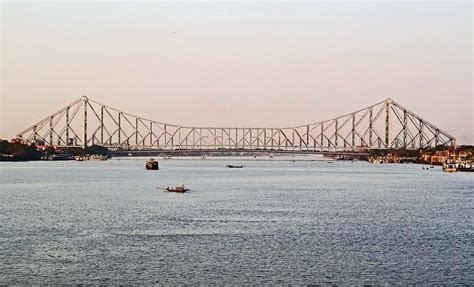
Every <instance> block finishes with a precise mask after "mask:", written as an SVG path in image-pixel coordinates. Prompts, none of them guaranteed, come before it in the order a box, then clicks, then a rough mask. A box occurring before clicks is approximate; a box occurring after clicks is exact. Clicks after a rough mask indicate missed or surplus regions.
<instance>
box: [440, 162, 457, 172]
mask: <svg viewBox="0 0 474 287" xmlns="http://www.w3.org/2000/svg"><path fill="white" fill-rule="evenodd" d="M443 171H444V172H456V171H458V168H457V166H456V164H454V163H443Z"/></svg>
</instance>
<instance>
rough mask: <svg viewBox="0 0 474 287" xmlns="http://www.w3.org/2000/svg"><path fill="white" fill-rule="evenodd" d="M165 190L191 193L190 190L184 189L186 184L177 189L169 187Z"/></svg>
mask: <svg viewBox="0 0 474 287" xmlns="http://www.w3.org/2000/svg"><path fill="white" fill-rule="evenodd" d="M165 190H166V191H168V192H178V193H184V192H186V191H189V188H185V187H184V184H183V185H181V186H177V187H175V188H170V187H167V188H166V189H165Z"/></svg>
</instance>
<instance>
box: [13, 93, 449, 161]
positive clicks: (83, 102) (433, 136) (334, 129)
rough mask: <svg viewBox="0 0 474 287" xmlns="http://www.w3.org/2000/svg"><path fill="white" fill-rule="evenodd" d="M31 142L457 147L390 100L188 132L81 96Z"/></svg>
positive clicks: (34, 132)
mask: <svg viewBox="0 0 474 287" xmlns="http://www.w3.org/2000/svg"><path fill="white" fill-rule="evenodd" d="M18 137H21V138H23V139H24V140H26V141H28V142H37V143H38V142H42V143H44V144H47V145H58V146H81V147H87V146H90V145H94V144H96V145H102V146H106V147H109V148H116V149H130V150H133V149H142V150H143V149H150V150H152V149H166V150H170V149H185V150H199V149H205V150H213V149H228V150H240V149H246V150H247V149H248V150H286V151H320V152H322V151H338V150H357V149H359V148H368V149H386V148H407V149H417V148H425V147H433V146H437V145H451V146H452V145H455V138H454V137H453V136H451V135H449V134H448V133H446V132H445V131H443V130H441V129H439V128H437V127H436V126H435V125H433V124H431V123H429V122H427V121H425V120H424V119H423V118H421V117H420V116H418V115H416V114H415V113H413V112H411V111H409V110H408V109H406V108H404V107H403V106H401V105H399V104H398V103H396V102H394V101H393V100H392V99H387V100H385V101H383V102H380V103H377V104H374V105H372V106H370V107H367V108H364V109H361V110H358V111H355V112H352V113H349V114H346V115H343V116H340V117H337V118H333V119H330V120H326V121H322V122H317V123H313V124H308V125H302V126H296V127H287V128H213V127H184V126H178V125H171V124H166V123H161V122H157V121H153V120H148V119H144V118H142V117H138V116H134V115H132V114H129V113H125V112H122V111H120V110H117V109H115V108H112V107H109V106H106V105H104V104H101V103H99V102H96V101H94V100H92V99H90V98H88V97H85V96H84V97H82V98H80V99H78V100H76V101H74V102H72V103H71V104H69V105H67V106H66V107H64V108H62V109H61V110H59V111H57V112H56V113H54V114H52V115H50V116H48V117H47V118H45V119H43V120H42V121H40V122H38V123H36V124H34V125H33V126H31V127H29V128H27V129H26V130H24V131H22V132H20V133H19V134H18Z"/></svg>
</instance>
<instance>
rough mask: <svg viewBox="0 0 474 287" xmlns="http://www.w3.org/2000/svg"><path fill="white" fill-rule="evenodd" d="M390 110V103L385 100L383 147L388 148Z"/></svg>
mask: <svg viewBox="0 0 474 287" xmlns="http://www.w3.org/2000/svg"><path fill="white" fill-rule="evenodd" d="M390 109H391V102H390V100H387V102H386V103H385V147H386V148H390V146H391V144H390Z"/></svg>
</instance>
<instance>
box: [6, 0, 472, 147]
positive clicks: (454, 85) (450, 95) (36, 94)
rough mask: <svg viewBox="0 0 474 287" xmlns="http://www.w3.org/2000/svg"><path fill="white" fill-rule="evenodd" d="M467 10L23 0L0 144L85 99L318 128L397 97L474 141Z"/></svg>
mask: <svg viewBox="0 0 474 287" xmlns="http://www.w3.org/2000/svg"><path fill="white" fill-rule="evenodd" d="M472 14H473V5H472V3H471V2H470V1H465V2H454V3H453V2H452V1H449V2H426V1H417V2H408V1H404V2H384V3H381V2H346V3H343V2H338V3H335V2H317V1H313V2H306V3H290V2H277V3H271V2H265V3H257V4H255V3H250V2H240V3H239V2H235V3H222V2H221V3H217V2H211V3H209V2H208V3H173V2H161V3H159V2H144V3H136V2H131V1H130V2H116V3H114V2H90V1H89V2H78V3H59V2H50V3H46V2H18V1H6V2H5V1H3V2H2V14H1V20H2V21H1V25H2V27H1V32H2V42H1V52H2V57H1V60H2V61H1V72H2V77H1V79H2V82H1V97H0V99H1V101H0V138H11V137H13V136H15V134H16V133H18V132H20V131H21V130H23V129H24V128H27V127H29V126H31V125H33V124H34V123H36V122H37V121H39V120H41V119H43V118H44V117H46V116H48V115H49V114H51V113H52V112H54V111H56V110H58V109H59V108H61V107H63V106H64V105H66V104H67V103H69V102H72V101H73V100H75V99H77V98H79V97H80V96H82V95H87V96H89V97H90V98H92V99H95V100H97V101H99V102H102V103H106V104H108V105H110V106H112V107H116V108H119V109H121V110H124V111H127V112H130V113H132V114H137V115H141V116H143V117H146V118H149V119H153V120H157V121H161V122H167V123H171V124H182V125H187V126H233V127H248V126H254V127H257V126H265V127H281V126H285V127H286V126H293V125H300V124H307V123H313V122H317V121H321V120H325V119H329V118H333V117H335V116H338V115H342V114H346V113H349V112H351V111H353V110H356V109H359V108H363V107H366V106H368V105H370V104H373V103H376V102H379V101H382V100H384V99H386V98H389V97H391V98H393V99H394V100H395V101H397V102H399V103H400V104H402V105H403V106H405V107H407V108H408V109H410V110H412V111H414V112H415V113H417V114H419V115H421V116H422V117H424V118H425V119H426V120H428V121H430V122H432V123H433V124H435V125H437V126H438V127H440V128H441V129H444V130H446V131H447V132H449V133H450V134H452V135H454V136H455V137H457V142H458V143H460V144H474V135H473V133H474V117H473V110H474V100H473V74H472V67H473V58H472V52H473V51H472V47H473V34H472Z"/></svg>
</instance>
